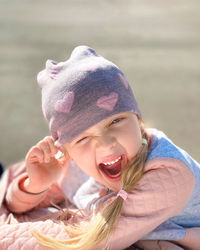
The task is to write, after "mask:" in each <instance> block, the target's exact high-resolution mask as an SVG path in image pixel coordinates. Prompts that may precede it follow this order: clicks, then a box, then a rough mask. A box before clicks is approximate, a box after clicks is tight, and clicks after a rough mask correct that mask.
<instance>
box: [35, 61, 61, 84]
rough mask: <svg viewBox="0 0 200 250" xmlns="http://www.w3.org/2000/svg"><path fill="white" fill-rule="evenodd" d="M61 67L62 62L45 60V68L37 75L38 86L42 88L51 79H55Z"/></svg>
mask: <svg viewBox="0 0 200 250" xmlns="http://www.w3.org/2000/svg"><path fill="white" fill-rule="evenodd" d="M62 68H63V63H62V62H61V63H57V62H56V61H53V60H47V61H46V68H45V69H44V70H42V71H40V72H39V73H38V75H37V82H38V85H39V86H40V88H43V87H44V86H45V85H46V84H48V83H49V82H50V81H51V80H55V79H56V76H57V75H58V73H59V72H60V71H61V69H62Z"/></svg>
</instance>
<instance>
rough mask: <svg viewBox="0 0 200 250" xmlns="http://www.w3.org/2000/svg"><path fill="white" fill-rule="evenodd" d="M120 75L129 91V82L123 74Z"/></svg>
mask: <svg viewBox="0 0 200 250" xmlns="http://www.w3.org/2000/svg"><path fill="white" fill-rule="evenodd" d="M118 75H119V79H120V81H121V82H122V83H123V84H124V86H125V88H126V89H128V85H129V83H128V81H127V80H126V78H125V76H123V75H122V74H118Z"/></svg>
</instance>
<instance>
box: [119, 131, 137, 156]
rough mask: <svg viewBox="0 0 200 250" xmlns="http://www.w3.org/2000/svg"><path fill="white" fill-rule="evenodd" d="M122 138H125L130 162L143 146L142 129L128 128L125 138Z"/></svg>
mask: <svg viewBox="0 0 200 250" xmlns="http://www.w3.org/2000/svg"><path fill="white" fill-rule="evenodd" d="M131 131H132V132H131ZM122 138H123V144H124V147H125V149H126V151H127V155H128V158H129V160H130V159H131V158H133V157H134V156H135V155H136V154H137V152H138V150H139V148H140V146H141V132H140V129H139V128H137V127H136V128H135V127H134V128H133V127H130V128H127V130H126V132H125V133H124V136H123V137H122Z"/></svg>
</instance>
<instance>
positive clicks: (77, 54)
mask: <svg viewBox="0 0 200 250" xmlns="http://www.w3.org/2000/svg"><path fill="white" fill-rule="evenodd" d="M87 56H99V55H98V54H97V53H96V51H95V50H94V49H92V48H90V47H88V46H85V45H81V46H77V47H76V48H75V49H74V50H73V51H72V53H71V56H70V59H73V58H79V59H81V58H82V57H83V58H85V57H87Z"/></svg>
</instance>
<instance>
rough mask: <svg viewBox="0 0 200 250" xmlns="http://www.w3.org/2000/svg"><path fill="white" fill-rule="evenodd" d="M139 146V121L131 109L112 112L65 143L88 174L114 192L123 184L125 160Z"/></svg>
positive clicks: (71, 155)
mask: <svg viewBox="0 0 200 250" xmlns="http://www.w3.org/2000/svg"><path fill="white" fill-rule="evenodd" d="M140 146H141V130H140V124H139V121H138V119H137V116H136V115H135V114H133V113H131V112H123V113H120V114H117V115H113V116H111V117H109V118H107V119H105V120H103V121H101V122H99V123H97V124H96V125H95V126H93V127H91V128H89V129H88V130H86V131H85V132H83V133H82V134H80V135H79V136H78V137H76V138H75V139H74V140H72V141H71V142H70V143H67V144H65V145H64V147H65V149H66V150H67V151H68V153H69V155H70V157H71V159H73V160H74V161H75V162H76V164H77V165H78V166H79V167H80V168H81V169H82V170H83V171H84V172H85V173H87V174H88V175H90V176H92V177H93V178H94V179H96V180H97V181H98V182H100V183H102V184H104V185H105V186H107V187H108V188H110V189H112V190H115V191H119V190H120V187H121V185H120V179H121V171H122V168H121V166H122V159H124V160H125V162H126V163H127V162H128V161H130V160H131V159H132V158H133V157H134V156H135V155H136V153H137V152H138V150H139V148H140Z"/></svg>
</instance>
